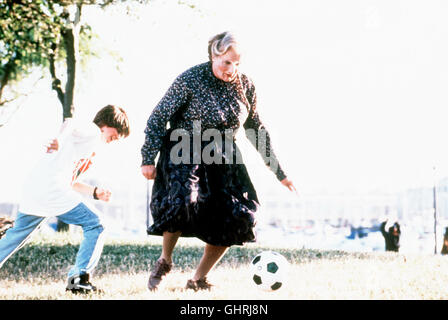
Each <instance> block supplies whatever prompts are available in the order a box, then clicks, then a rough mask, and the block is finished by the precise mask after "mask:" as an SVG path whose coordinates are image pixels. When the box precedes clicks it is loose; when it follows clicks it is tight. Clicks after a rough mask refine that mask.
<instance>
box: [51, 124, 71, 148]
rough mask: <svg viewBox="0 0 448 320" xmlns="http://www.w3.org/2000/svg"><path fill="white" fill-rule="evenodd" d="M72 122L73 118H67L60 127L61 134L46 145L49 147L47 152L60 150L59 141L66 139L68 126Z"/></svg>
mask: <svg viewBox="0 0 448 320" xmlns="http://www.w3.org/2000/svg"><path fill="white" fill-rule="evenodd" d="M71 123H72V119H71V118H67V119H66V120H65V121H64V123H63V124H62V126H61V128H60V129H59V135H58V137H56V138H53V139H52V140H50V141H48V143H47V144H46V145H45V147H46V148H47V153H52V152H53V151H58V150H59V142H60V141H61V140H64V138H65V136H66V135H67V134H68V133H69V132H68V131H69V130H68V129H67V127H68V126H69V124H71Z"/></svg>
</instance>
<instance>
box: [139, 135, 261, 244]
mask: <svg viewBox="0 0 448 320" xmlns="http://www.w3.org/2000/svg"><path fill="white" fill-rule="evenodd" d="M167 136H169V134H168V135H167ZM176 143H177V142H173V141H170V140H169V139H165V141H164V143H163V146H162V148H161V150H160V156H159V160H158V162H157V166H156V173H157V175H156V178H155V181H154V185H153V188H152V196H151V203H150V209H151V215H152V218H153V224H152V225H151V226H149V227H148V230H147V233H148V234H150V235H162V234H163V232H164V231H168V232H177V231H180V232H181V236H183V237H197V238H199V239H201V240H203V241H204V242H206V243H208V244H211V245H216V246H231V245H242V244H243V243H245V242H254V241H255V238H256V237H255V233H254V230H253V228H254V226H255V223H256V219H255V212H256V211H257V209H258V206H259V202H258V198H257V193H256V191H255V189H254V187H253V185H252V182H251V180H250V178H249V175H248V172H247V170H246V166H245V165H244V164H243V163H241V162H240V163H235V162H236V161H235V162H234V163H233V164H217V163H212V164H205V163H203V162H201V163H200V164H194V163H191V162H190V164H185V163H181V164H175V163H173V161H172V159H170V151H171V148H172V146H174V145H175V144H176ZM203 147H204V146H202V148H203ZM236 152H237V147H236V144H235V142H234V141H233V151H232V153H233V154H232V157H234V158H233V159H235V157H236ZM222 163H225V162H224V160H223V161H222Z"/></svg>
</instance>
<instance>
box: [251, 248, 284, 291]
mask: <svg viewBox="0 0 448 320" xmlns="http://www.w3.org/2000/svg"><path fill="white" fill-rule="evenodd" d="M250 265H251V276H252V280H253V282H254V283H255V285H256V286H257V288H259V289H262V290H265V291H275V290H278V289H280V288H281V287H282V286H283V285H284V282H285V280H286V276H287V274H288V269H289V263H288V261H287V260H286V258H285V257H284V256H282V255H281V254H280V253H278V252H275V251H263V252H260V253H259V254H257V255H256V256H255V257H254V258H253V259H252V262H251V264H250Z"/></svg>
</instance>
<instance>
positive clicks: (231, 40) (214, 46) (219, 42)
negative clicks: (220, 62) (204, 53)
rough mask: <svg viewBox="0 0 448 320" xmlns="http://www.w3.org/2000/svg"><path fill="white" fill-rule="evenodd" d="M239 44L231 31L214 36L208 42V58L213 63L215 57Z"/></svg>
mask: <svg viewBox="0 0 448 320" xmlns="http://www.w3.org/2000/svg"><path fill="white" fill-rule="evenodd" d="M237 44H238V42H237V40H236V37H235V35H234V34H233V33H231V32H230V31H225V32H222V33H220V34H217V35H216V36H213V37H212V38H210V40H209V41H208V58H209V60H210V61H212V58H213V57H216V56H221V55H223V54H225V53H226V52H227V50H229V49H230V48H231V47H234V46H236V45H237Z"/></svg>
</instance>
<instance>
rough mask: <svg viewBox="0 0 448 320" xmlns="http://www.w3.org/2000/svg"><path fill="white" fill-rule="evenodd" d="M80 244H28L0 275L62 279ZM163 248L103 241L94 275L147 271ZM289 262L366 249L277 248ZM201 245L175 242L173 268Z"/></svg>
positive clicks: (232, 260) (233, 252) (238, 250)
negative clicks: (103, 244) (346, 250)
mask: <svg viewBox="0 0 448 320" xmlns="http://www.w3.org/2000/svg"><path fill="white" fill-rule="evenodd" d="M78 248H79V244H63V245H56V244H45V243H38V244H36V243H31V244H27V245H26V246H25V247H23V248H22V249H21V250H19V251H18V252H16V253H15V254H14V255H13V256H12V257H11V258H10V259H9V260H8V261H7V262H6V263H5V264H4V265H3V267H2V268H1V269H0V278H1V279H10V280H23V279H26V278H34V277H38V278H45V279H59V280H60V279H61V278H62V279H63V278H65V277H66V274H67V272H68V270H69V269H70V267H71V266H72V265H73V264H74V262H75V259H76V253H77V251H78ZM161 250H162V248H161V245H156V244H106V245H105V246H104V249H103V253H102V256H101V259H100V261H99V263H98V266H97V267H96V269H95V275H104V274H120V273H129V274H136V273H140V272H148V270H150V269H151V267H152V265H153V264H154V263H155V261H156V260H157V259H158V258H159V256H160V252H161ZM264 250H271V249H270V248H263V247H256V248H254V247H247V246H233V247H231V248H230V249H229V251H228V252H227V253H226V255H225V256H224V258H223V259H222V260H221V262H220V265H225V266H230V267H233V268H238V266H242V265H247V264H248V263H250V262H251V260H252V258H253V257H254V256H255V255H256V254H257V253H259V252H261V251H264ZM272 250H275V251H277V252H279V253H281V254H282V255H284V256H285V257H286V258H287V259H288V261H289V262H290V263H294V264H300V263H307V262H310V261H313V260H319V259H326V260H335V259H343V258H346V257H351V258H358V259H364V258H368V257H369V254H367V253H348V252H344V251H322V250H311V249H276V248H273V249H272ZM202 252H203V246H185V245H178V246H176V248H175V250H174V253H173V262H174V264H175V266H174V269H178V270H183V271H187V272H189V271H191V270H192V269H194V268H196V266H197V264H198V262H199V260H200V258H201V256H202Z"/></svg>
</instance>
